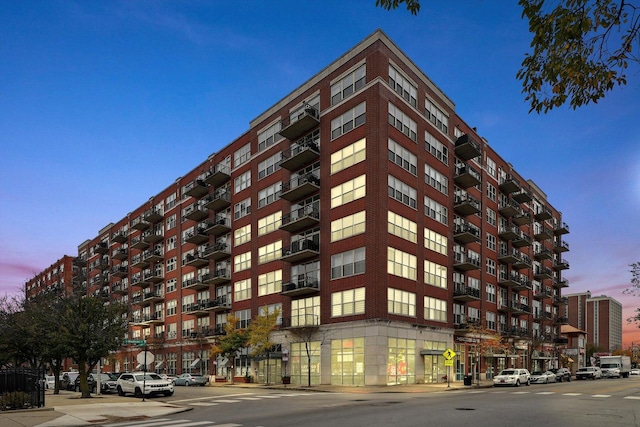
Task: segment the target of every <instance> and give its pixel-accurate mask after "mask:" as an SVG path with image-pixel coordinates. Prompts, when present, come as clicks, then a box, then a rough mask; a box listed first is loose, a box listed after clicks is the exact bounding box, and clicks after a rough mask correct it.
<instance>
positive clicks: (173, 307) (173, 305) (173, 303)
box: [167, 299, 178, 316]
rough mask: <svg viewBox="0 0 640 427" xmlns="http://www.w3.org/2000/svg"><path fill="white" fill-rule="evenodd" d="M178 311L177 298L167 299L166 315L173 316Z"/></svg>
mask: <svg viewBox="0 0 640 427" xmlns="http://www.w3.org/2000/svg"><path fill="white" fill-rule="evenodd" d="M177 313H178V300H175V299H172V300H169V301H167V316H173V315H174V314H177Z"/></svg>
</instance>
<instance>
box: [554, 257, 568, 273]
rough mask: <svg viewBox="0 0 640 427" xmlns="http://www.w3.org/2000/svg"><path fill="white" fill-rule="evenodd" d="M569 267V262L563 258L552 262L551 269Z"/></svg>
mask: <svg viewBox="0 0 640 427" xmlns="http://www.w3.org/2000/svg"><path fill="white" fill-rule="evenodd" d="M568 268H569V263H568V262H567V261H565V260H562V259H560V260H558V261H557V262H554V263H553V269H554V270H555V271H561V270H567V269H568Z"/></svg>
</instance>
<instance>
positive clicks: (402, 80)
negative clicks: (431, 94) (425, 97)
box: [389, 64, 418, 108]
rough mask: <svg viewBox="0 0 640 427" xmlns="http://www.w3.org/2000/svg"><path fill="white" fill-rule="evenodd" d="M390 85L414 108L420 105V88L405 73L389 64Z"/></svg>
mask: <svg viewBox="0 0 640 427" xmlns="http://www.w3.org/2000/svg"><path fill="white" fill-rule="evenodd" d="M389 86H391V89H393V90H394V91H396V93H397V94H398V95H400V96H401V97H402V98H403V99H404V100H405V101H407V102H408V103H409V104H411V105H412V106H413V107H414V108H415V107H417V105H418V89H417V88H416V86H415V85H414V84H413V83H411V81H409V79H407V78H406V77H405V76H404V74H402V73H401V72H400V71H398V70H397V69H396V68H395V67H394V66H393V65H391V64H389Z"/></svg>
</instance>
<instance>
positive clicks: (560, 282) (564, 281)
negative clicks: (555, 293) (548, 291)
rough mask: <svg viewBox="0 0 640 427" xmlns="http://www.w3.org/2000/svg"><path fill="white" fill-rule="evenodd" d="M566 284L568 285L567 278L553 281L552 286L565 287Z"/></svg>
mask: <svg viewBox="0 0 640 427" xmlns="http://www.w3.org/2000/svg"><path fill="white" fill-rule="evenodd" d="M568 286H569V280H567V279H562V280H554V281H553V287H554V288H556V289H561V288H566V287H568Z"/></svg>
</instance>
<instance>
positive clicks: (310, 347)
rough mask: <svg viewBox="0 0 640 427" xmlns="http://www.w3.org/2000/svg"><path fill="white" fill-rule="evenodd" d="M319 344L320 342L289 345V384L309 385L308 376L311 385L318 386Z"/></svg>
mask: <svg viewBox="0 0 640 427" xmlns="http://www.w3.org/2000/svg"><path fill="white" fill-rule="evenodd" d="M320 344H321V343H320V341H309V342H294V343H291V351H290V353H289V360H291V364H290V366H291V368H290V369H289V372H288V374H289V375H290V376H291V384H300V385H309V374H311V385H319V384H320V365H321V364H320Z"/></svg>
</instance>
